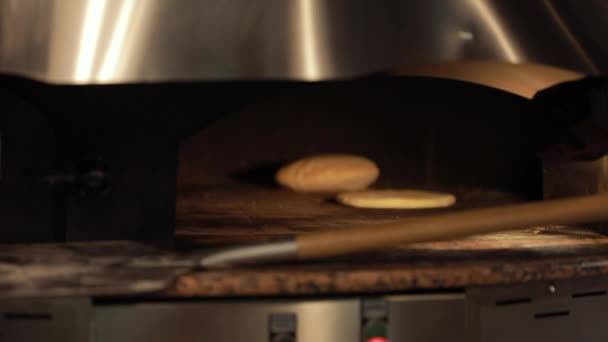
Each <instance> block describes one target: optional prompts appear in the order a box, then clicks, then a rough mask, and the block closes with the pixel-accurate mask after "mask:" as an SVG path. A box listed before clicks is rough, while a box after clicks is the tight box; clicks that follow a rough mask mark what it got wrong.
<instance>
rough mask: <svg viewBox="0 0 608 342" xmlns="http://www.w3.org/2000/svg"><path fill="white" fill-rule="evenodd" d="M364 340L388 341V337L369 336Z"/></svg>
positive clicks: (374, 341) (369, 341)
mask: <svg viewBox="0 0 608 342" xmlns="http://www.w3.org/2000/svg"><path fill="white" fill-rule="evenodd" d="M365 342H388V339H387V338H384V337H370V338H368V339H367V340H365Z"/></svg>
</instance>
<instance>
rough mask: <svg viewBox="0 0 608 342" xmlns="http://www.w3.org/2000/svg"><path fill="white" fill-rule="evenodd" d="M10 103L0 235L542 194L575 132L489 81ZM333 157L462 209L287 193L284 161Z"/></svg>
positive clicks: (314, 214) (220, 238) (36, 86)
mask: <svg viewBox="0 0 608 342" xmlns="http://www.w3.org/2000/svg"><path fill="white" fill-rule="evenodd" d="M0 97H1V98H2V102H3V105H4V111H5V114H6V115H2V118H1V120H2V122H0V128H1V129H2V178H3V182H0V217H1V218H2V220H3V222H2V223H1V224H2V226H3V227H5V228H3V229H2V230H1V231H0V241H3V242H23V241H65V240H70V241H71V240H99V239H105V240H108V239H135V240H151V241H155V242H160V243H164V244H166V243H172V242H173V241H177V242H178V243H185V241H187V243H192V242H195V243H224V242H238V241H251V240H268V239H274V238H277V237H281V236H285V235H292V234H296V233H299V232H305V231H312V230H323V229H327V228H332V227H340V226H347V225H350V224H354V223H364V224H367V223H370V224H371V223H374V222H382V221H387V220H392V219H395V218H401V217H407V216H410V215H420V214H433V213H436V212H437V211H444V210H458V209H461V208H469V207H479V206H488V205H494V204H501V203H507V202H514V201H522V200H534V199H540V198H542V196H543V167H542V161H541V153H540V152H539V151H541V150H542V149H541V147H546V146H547V144H548V143H551V142H553V143H555V144H556V145H559V144H561V145H560V146H563V145H564V144H562V143H561V142H560V139H561V137H562V136H563V131H564V129H565V128H563V127H566V126H568V125H572V123H571V122H570V121H568V122H559V125H561V126H559V127H558V125H557V124H555V123H552V124H551V125H547V120H545V119H544V118H543V116H542V113H543V111H542V110H540V111H539V110H538V106H537V105H536V102H535V101H532V100H530V99H528V98H524V97H521V96H518V95H515V94H512V93H509V92H506V91H502V90H499V89H495V88H492V87H488V86H483V85H478V84H473V83H468V82H464V81H456V80H447V79H441V78H432V77H406V76H396V75H386V74H382V75H380V74H379V75H374V76H369V77H364V78H358V79H352V80H343V81H326V82H315V83H307V82H280V81H265V82H197V83H164V84H131V85H104V86H56V85H48V84H42V83H37V82H32V81H26V80H23V79H18V78H4V79H3V80H2V88H0ZM543 108H544V107H543ZM584 118H585V116H584V115H583V114H580V115H579V116H578V117H577V118H576V120H574V122H579V121H581V120H583V119H584ZM543 120H544V121H543ZM577 120H578V121H577ZM571 121H572V120H571ZM547 127H551V129H547ZM556 127H558V128H560V129H561V130H559V129H557V128H556ZM568 127H569V126H568ZM555 131H559V132H558V133H555ZM566 133H568V132H566ZM560 134H561V135H560ZM566 135H567V134H566ZM556 137H558V138H556ZM552 139H553V140H552ZM583 145H584V144H583ZM585 146H586V145H584V146H583V147H580V148H586V147H585ZM321 153H350V154H358V155H363V156H366V157H368V158H370V159H372V160H374V161H375V162H376V163H377V164H378V165H379V167H380V177H379V179H378V181H377V182H376V183H375V184H374V185H373V187H375V188H410V189H426V190H439V191H443V192H449V193H452V194H454V195H455V196H456V197H457V204H456V206H455V207H453V208H450V209H435V210H427V211H421V210H414V211H406V212H404V211H398V212H397V211H391V210H353V209H349V208H346V207H343V206H340V205H338V204H337V203H335V202H334V201H333V200H332V198H331V196H328V195H327V194H297V193H293V192H290V191H287V190H284V189H280V188H279V187H278V186H277V185H276V183H275V181H274V173H275V172H276V170H277V169H278V167H279V166H281V165H283V164H284V163H286V162H289V161H292V160H295V159H298V158H301V157H304V156H308V155H314V154H321ZM176 203H177V205H176ZM6 227H9V228H6ZM227 228H230V229H227ZM175 233H177V235H175ZM174 236H177V239H174ZM183 237H186V239H184V238H183Z"/></svg>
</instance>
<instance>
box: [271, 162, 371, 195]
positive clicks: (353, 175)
mask: <svg viewBox="0 0 608 342" xmlns="http://www.w3.org/2000/svg"><path fill="white" fill-rule="evenodd" d="M379 173H380V170H379V169H378V166H377V165H376V163H374V162H373V161H371V160H369V159H367V158H365V157H362V156H357V155H347V154H326V155H316V156H311V157H308V158H304V159H300V160H298V161H295V162H293V163H290V164H288V165H286V166H284V167H282V168H281V169H280V170H279V171H278V172H277V174H276V181H277V182H278V183H279V184H281V185H282V186H284V187H286V188H289V189H291V190H294V191H300V192H340V191H355V190H362V189H365V188H366V187H368V186H369V185H370V184H372V183H373V182H375V181H376V179H377V178H378V175H379Z"/></svg>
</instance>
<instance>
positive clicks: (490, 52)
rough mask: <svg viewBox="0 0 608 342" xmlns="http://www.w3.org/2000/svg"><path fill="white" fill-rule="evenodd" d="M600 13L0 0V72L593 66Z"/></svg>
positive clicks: (92, 78) (190, 74) (596, 3)
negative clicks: (489, 63) (472, 63)
mask: <svg viewBox="0 0 608 342" xmlns="http://www.w3.org/2000/svg"><path fill="white" fill-rule="evenodd" d="M607 18H608V4H607V3H606V2H605V1H603V0H586V1H567V0H530V1H519V2H513V1H509V0H427V1H418V0H410V1H404V0H376V1H368V0H256V1H250V0H182V1H180V2H179V4H178V3H176V2H175V1H172V0H82V1H64V0H0V73H3V74H13V75H20V76H25V77H29V78H34V79H38V80H43V81H48V82H53V83H66V84H89V83H125V82H147V81H180V80H234V79H294V80H323V79H335V78H348V77H353V76H358V75H363V74H367V73H372V72H375V71H378V70H383V69H387V68H391V67H398V66H403V65H412V64H418V63H430V62H442V61H453V60H462V59H489V60H497V61H505V62H510V63H522V62H531V63H542V64H548V65H554V66H559V67H563V68H567V69H572V70H576V71H580V72H584V73H590V74H598V73H605V72H606V71H607V70H608V58H607V57H608V46H607V45H608V44H606V40H605V37H606V35H607V34H608V26H607V25H605V21H606V19H607Z"/></svg>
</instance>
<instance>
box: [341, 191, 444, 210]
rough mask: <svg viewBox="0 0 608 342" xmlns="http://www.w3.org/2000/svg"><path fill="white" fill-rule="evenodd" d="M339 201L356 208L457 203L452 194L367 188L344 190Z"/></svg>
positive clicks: (403, 207) (429, 205) (421, 207)
mask: <svg viewBox="0 0 608 342" xmlns="http://www.w3.org/2000/svg"><path fill="white" fill-rule="evenodd" d="M336 199H337V201H338V202H339V203H342V204H344V205H348V206H351V207H356V208H375V209H431V208H445V207H449V206H451V205H453V204H454V203H456V197H454V195H452V194H446V193H439V192H430V191H420V190H365V191H355V192H344V193H341V194H339V195H338V196H337V198H336Z"/></svg>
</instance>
